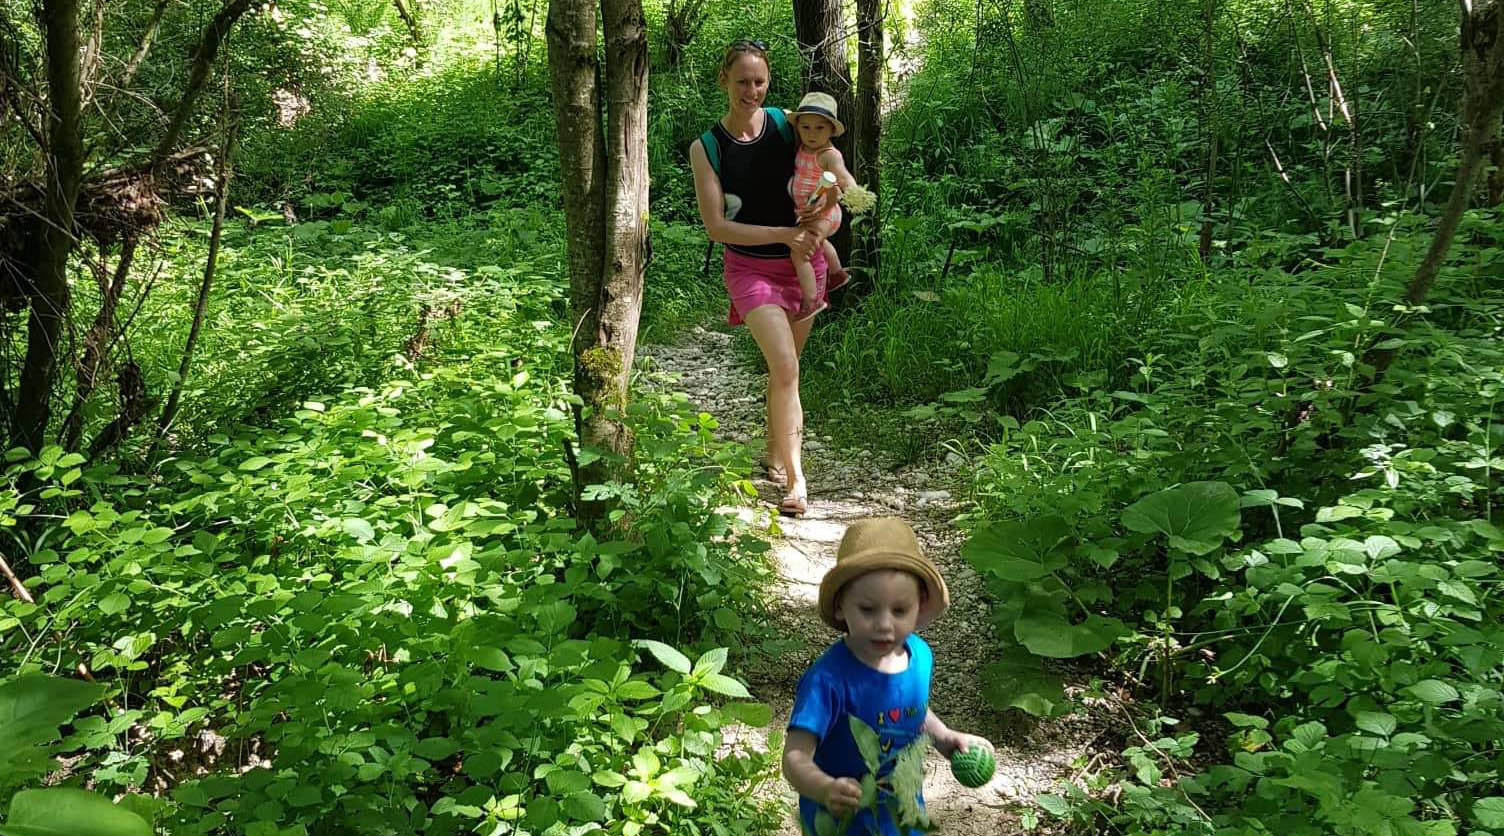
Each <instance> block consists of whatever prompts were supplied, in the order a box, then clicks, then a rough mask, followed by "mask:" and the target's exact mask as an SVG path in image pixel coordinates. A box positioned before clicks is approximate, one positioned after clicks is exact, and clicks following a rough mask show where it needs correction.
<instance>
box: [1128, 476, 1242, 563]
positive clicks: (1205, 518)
mask: <svg viewBox="0 0 1504 836" xmlns="http://www.w3.org/2000/svg"><path fill="white" fill-rule="evenodd" d="M1241 521H1242V515H1241V513H1240V512H1239V510H1238V492H1237V491H1235V490H1233V489H1232V487H1231V486H1229V485H1228V484H1227V483H1225V482H1188V483H1186V484H1184V485H1180V486H1178V487H1174V488H1169V489H1167V490H1162V491H1160V492H1158V493H1152V494H1149V495H1148V496H1146V497H1144V498H1143V499H1140V500H1139V501H1137V502H1135V503H1133V504H1132V505H1130V506H1128V507H1127V508H1126V509H1124V510H1123V525H1125V526H1127V527H1128V528H1129V529H1130V530H1132V531H1138V532H1141V533H1144V534H1164V535H1166V536H1167V537H1169V540H1170V547H1171V548H1174V549H1179V550H1180V551H1184V552H1190V553H1191V554H1196V555H1202V554H1207V553H1208V552H1211V551H1213V550H1215V549H1216V548H1217V547H1218V546H1219V545H1221V543H1222V541H1223V540H1225V539H1227V538H1229V537H1231V536H1233V535H1234V534H1236V533H1237V532H1238V527H1239V525H1240V524H1241Z"/></svg>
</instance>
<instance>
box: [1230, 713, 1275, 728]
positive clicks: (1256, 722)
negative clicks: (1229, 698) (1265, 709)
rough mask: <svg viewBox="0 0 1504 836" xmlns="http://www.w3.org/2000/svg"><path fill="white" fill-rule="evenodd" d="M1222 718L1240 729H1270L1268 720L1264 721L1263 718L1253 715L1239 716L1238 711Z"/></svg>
mask: <svg viewBox="0 0 1504 836" xmlns="http://www.w3.org/2000/svg"><path fill="white" fill-rule="evenodd" d="M1222 716H1223V717H1226V718H1227V722H1229V723H1232V724H1233V725H1234V726H1237V727H1238V728H1240V729H1267V728H1269V721H1268V720H1266V719H1264V718H1263V717H1255V716H1254V715H1252V714H1239V713H1238V712H1236V711H1229V712H1227V713H1226V714H1223V715H1222Z"/></svg>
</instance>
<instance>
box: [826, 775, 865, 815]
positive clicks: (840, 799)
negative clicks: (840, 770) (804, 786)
mask: <svg viewBox="0 0 1504 836" xmlns="http://www.w3.org/2000/svg"><path fill="white" fill-rule="evenodd" d="M820 803H821V804H822V805H824V806H825V809H827V810H829V811H830V812H832V813H834V814H836V815H837V816H844V815H846V814H847V813H849V812H851V811H852V810H855V809H856V807H857V805H858V804H861V803H862V785H861V784H860V783H858V782H857V780H856V779H855V778H837V779H835V780H834V781H831V782H830V784H829V785H828V786H826V788H825V797H824V798H822V799H820Z"/></svg>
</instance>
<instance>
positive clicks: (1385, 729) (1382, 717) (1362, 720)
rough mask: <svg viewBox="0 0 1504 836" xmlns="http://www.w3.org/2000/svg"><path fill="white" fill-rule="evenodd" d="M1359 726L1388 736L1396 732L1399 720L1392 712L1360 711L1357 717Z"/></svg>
mask: <svg viewBox="0 0 1504 836" xmlns="http://www.w3.org/2000/svg"><path fill="white" fill-rule="evenodd" d="M1357 724H1358V728H1360V729H1362V730H1363V731H1366V732H1372V733H1374V734H1376V735H1378V736H1380V737H1388V736H1389V735H1391V734H1394V730H1395V728H1396V727H1397V726H1398V721H1396V720H1395V719H1394V716H1393V715H1391V714H1385V713H1383V712H1380V711H1359V712H1358V717H1357Z"/></svg>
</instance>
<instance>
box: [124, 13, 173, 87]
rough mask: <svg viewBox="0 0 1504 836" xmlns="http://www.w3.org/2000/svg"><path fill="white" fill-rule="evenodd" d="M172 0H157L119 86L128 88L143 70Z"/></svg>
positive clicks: (126, 64) (126, 63)
mask: <svg viewBox="0 0 1504 836" xmlns="http://www.w3.org/2000/svg"><path fill="white" fill-rule="evenodd" d="M171 2H172V0H157V6H156V8H155V9H152V12H151V20H149V21H147V23H146V32H145V33H144V34H142V35H141V43H140V44H138V45H137V46H136V51H135V52H134V53H133V54H132V55H131V58H130V60H129V61H127V62H125V70H124V71H123V72H122V73H121V74H120V82H119V83H118V84H116V85H115V86H116V87H117V88H121V89H123V88H126V87H129V86H130V83H131V82H132V81H134V80H135V78H136V73H137V72H139V71H140V70H141V64H142V63H143V62H145V61H146V56H147V55H148V54H150V52H151V46H152V44H153V43H154V42H155V41H156V39H157V31H158V30H160V29H161V28H162V14H163V13H164V12H166V11H167V4H168V3H171Z"/></svg>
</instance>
